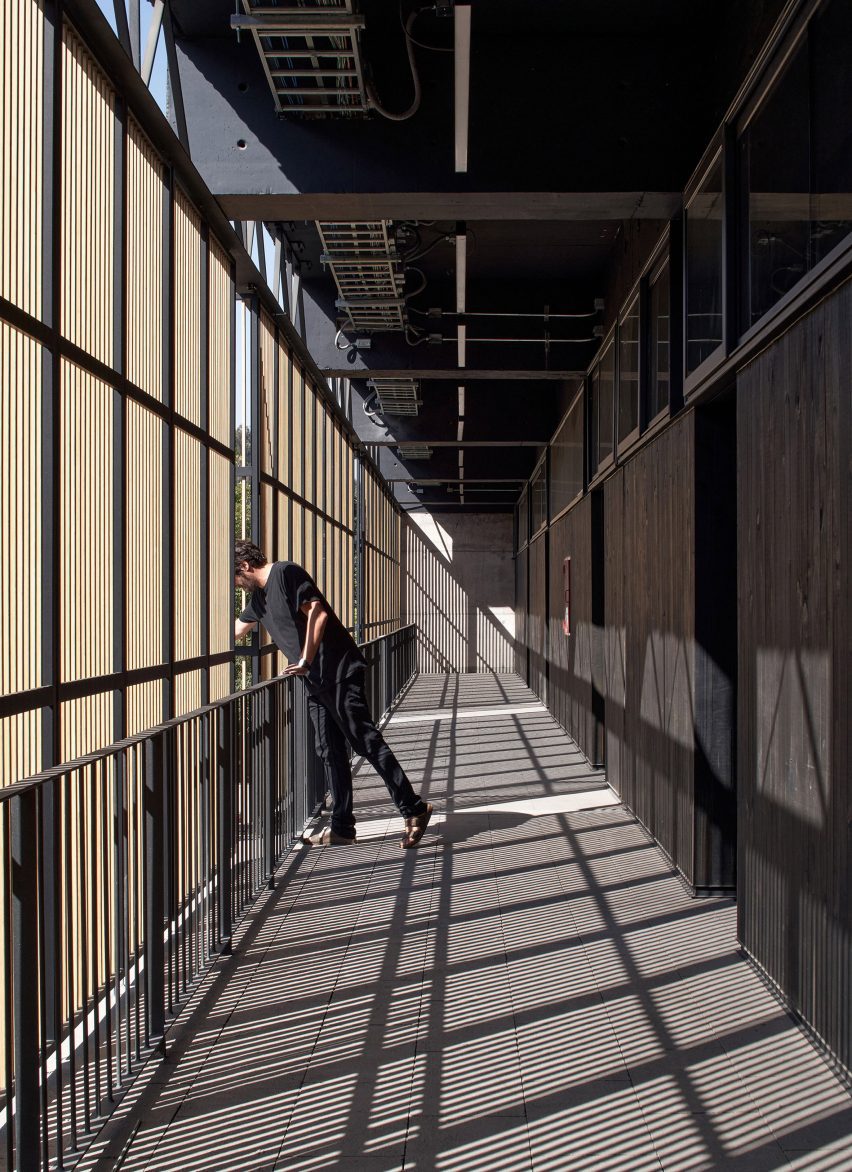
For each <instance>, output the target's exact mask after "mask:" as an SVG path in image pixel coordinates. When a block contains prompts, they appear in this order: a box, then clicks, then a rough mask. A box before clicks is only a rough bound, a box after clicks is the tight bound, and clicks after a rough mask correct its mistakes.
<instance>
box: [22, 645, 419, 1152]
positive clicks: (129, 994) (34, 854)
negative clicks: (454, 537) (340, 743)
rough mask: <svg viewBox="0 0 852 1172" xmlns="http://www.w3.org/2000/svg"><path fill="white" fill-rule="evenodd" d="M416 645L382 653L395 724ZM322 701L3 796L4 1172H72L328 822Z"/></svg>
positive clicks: (88, 763) (176, 738)
mask: <svg viewBox="0 0 852 1172" xmlns="http://www.w3.org/2000/svg"><path fill="white" fill-rule="evenodd" d="M415 646H416V640H415V631H414V628H413V627H407V628H404V629H402V630H398V631H394V632H393V633H392V634H391V635H389V636H386V637H384V638H380V639H375V640H372V641H371V642H370V643H368V644H366V645H365V655H366V659H367V681H366V684H367V691H368V694H369V697H370V700H371V703H372V705H373V709H374V712H375V714H376V716H377V717H380V716H381V715H382V714H383V713H384V712H385V711H386V710H387V709H388V708H389V707H390V706H391V705H392V704H393V703H394V702H395V700H396V698H397V697H398V696H399V694H400V693H401V692H402V691H403V690H404V689H405V687H406V686H407V684H408V682H409V680H410V679H411V677H412V676H413V674H414V661H415ZM324 789H325V786H324V776H323V771H322V769H321V768H320V766H319V764H318V761H317V758H316V754H315V752H314V750H313V729H312V725H311V721H310V718H309V714H308V709H307V693H306V691H305V689H304V688H303V687H302V686H300V685H297V684H296V682H295V680H293V679H286V678H283V677H277V678H276V679H273V680H270V681H265V682H263V683H260V684H257V685H255V686H254V687H252V688H249V689H247V690H246V691H244V692H239V693H236V694H235V695H232V696H229V697H227V698H225V699H223V700H219V701H216V702H214V703H212V704H209V705H207V706H205V707H204V708H201V709H199V710H197V711H195V712H192V713H189V714H187V715H186V716H182V717H179V718H176V719H174V720H171V721H168V722H167V723H165V724H162V725H159V726H157V727H155V728H152V729H150V730H148V731H147V732H145V733H140V734H138V735H136V736H133V737H130V738H128V739H126V740H124V741H121V742H118V743H115V744H112V745H109V746H107V747H106V748H104V749H102V750H99V751H98V752H94V753H91V754H89V755H87V756H85V757H82V758H80V759H78V760H75V761H72V762H69V763H67V764H63V765H59V766H56V767H54V768H53V769H50V770H47V771H45V772H44V773H42V774H39V775H37V776H36V777H33V778H30V779H28V780H26V781H23V782H20V783H18V784H15V785H11V786H7V787H5V788H3V789H0V863H2V865H0V953H2V954H3V958H4V963H3V964H2V965H0V1165H2V1167H4V1168H6V1169H9V1170H12V1169H30V1168H37V1167H47V1166H48V1165H51V1166H60V1167H61V1166H63V1165H65V1166H67V1164H68V1162H69V1160H70V1162H73V1161H74V1160H75V1159H76V1157H77V1155H78V1154H79V1153H80V1151H81V1150H82V1149H83V1148H85V1146H86V1145H87V1144H88V1142H89V1141H90V1140H91V1138H92V1137H93V1136H94V1135H95V1134H96V1133H97V1132H98V1130H99V1129H100V1127H101V1126H102V1125H103V1123H104V1122H105V1121H106V1119H107V1118H108V1117H109V1115H110V1114H111V1113H112V1111H113V1110H114V1109H115V1106H116V1104H117V1103H118V1102H119V1101H120V1100H121V1098H122V1097H123V1095H124V1093H125V1091H126V1090H127V1088H128V1087H129V1085H130V1083H131V1082H132V1081H133V1080H134V1079H135V1077H136V1075H137V1074H138V1073H139V1071H140V1070H141V1068H142V1066H143V1065H144V1063H145V1061H146V1060H147V1058H148V1057H149V1056H150V1054H151V1053H152V1052H154V1051H155V1050H156V1049H158V1048H161V1047H162V1045H163V1039H164V1037H165V1034H166V1032H167V1029H168V1028H169V1026H170V1023H171V1022H172V1021H173V1020H174V1018H175V1017H176V1016H177V1014H178V1013H179V1012H180V1011H181V1009H182V1008H183V1007H184V1006H185V1005H186V1003H187V1000H188V999H189V997H190V995H191V994H192V992H193V990H194V988H195V987H196V986H197V984H198V982H199V980H200V979H201V978H202V977H203V975H204V973H205V972H206V971H207V970H208V968H209V967H210V965H211V964H212V963H213V962H214V960H215V959H216V957H217V956H218V955H219V954H220V953H222V952H227V951H229V950H230V941H231V937H232V934H233V932H234V930H235V928H236V927H237V925H238V923H239V922H240V921H241V920H242V918H243V916H244V915H245V913H246V911H247V909H248V908H249V907H250V905H251V904H252V903H253V901H254V900H255V898H256V896H257V894H258V893H259V892H260V891H261V890H262V889H263V888H264V887H266V886H273V885H274V877H273V876H274V870H275V868H276V866H277V865H278V863H279V862H280V860H281V859H282V857H283V856H284V855H285V853H286V852H287V851H288V850H289V848H290V846H291V845H292V844H293V842H294V840H295V838H296V836H297V834H298V833H299V832H300V831H301V828H302V827H303V826H304V825H305V823H306V822H307V820H308V819H309V818H310V817H311V815H312V814H313V813H314V812H315V811H316V810H317V809H318V807H319V804H320V803H321V801H322V798H323V795H324Z"/></svg>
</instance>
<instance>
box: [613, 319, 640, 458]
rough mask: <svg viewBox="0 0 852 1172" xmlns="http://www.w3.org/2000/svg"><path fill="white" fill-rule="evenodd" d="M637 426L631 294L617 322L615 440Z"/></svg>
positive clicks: (636, 366) (636, 355)
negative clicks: (616, 427)
mask: <svg viewBox="0 0 852 1172" xmlns="http://www.w3.org/2000/svg"><path fill="white" fill-rule="evenodd" d="M638 426H639V298H638V296H637V297H634V298H633V301H632V302H631V304H630V305H629V306H628V307H627V309H626V310H625V312H624V315H623V316H622V318H621V321H620V322H619V325H618V439H619V442H621V441H622V440H625V439H626V438H627V437H628V436H629V435H630V433H631V432H633V431H635V430H636V428H637V427H638Z"/></svg>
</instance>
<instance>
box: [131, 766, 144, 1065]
mask: <svg viewBox="0 0 852 1172" xmlns="http://www.w3.org/2000/svg"><path fill="white" fill-rule="evenodd" d="M130 752H131V754H132V756H131V760H132V761H133V780H132V786H130V788H129V790H128V792H129V793H132V795H133V819H132V821H130V822H129V825H130V826H131V828H132V837H131V842H132V844H133V849H132V851H131V856H132V859H133V886H132V889H131V893H132V907H133V932H134V937H133V965H134V968H135V971H136V980H135V982H134V993H133V1026H134V1030H135V1034H136V1044H135V1047H134V1053H135V1055H136V1061H137V1062H141V1061H142V973H141V972H140V966H141V963H142V948H141V936H140V920H139V915H140V907H139V877H140V874H141V871H140V867H139V862H140V859H139V837H140V834H141V817H142V803H141V801H140V800H139V799H140V790H141V783H140V778H141V776H142V768H141V759H142V746H141V745H134V747H133V749H132V750H130Z"/></svg>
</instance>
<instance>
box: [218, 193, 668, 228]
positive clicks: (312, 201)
mask: <svg viewBox="0 0 852 1172" xmlns="http://www.w3.org/2000/svg"><path fill="white" fill-rule="evenodd" d="M217 198H218V200H219V203H220V204H221V205H222V207H223V208H224V210H225V212H226V213H227V215H228V216H230V217H231V218H232V219H234V220H364V219H368V220H376V219H382V220H429V219H437V220H580V221H582V220H669V219H671V217H672V216H674V215H675V214H676V212H677V211H678V210H679V209H680V205H681V199H682V193H681V192H679V191H678V192H675V191H567V192H562V191H560V192H550V191H527V192H518V191H494V192H490V191H485V192H480V191H473V192H445V191H437V192H419V191H415V192H367V193H362V192H343V193H340V194H333V193H324V192H323V193H319V192H317V193H301V192H300V193H298V194H295V195H275V194H271V195H270V194H264V195H260V194H257V195H253V194H238V193H234V194H231V195H218V197H217Z"/></svg>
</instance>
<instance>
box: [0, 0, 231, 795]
mask: <svg viewBox="0 0 852 1172" xmlns="http://www.w3.org/2000/svg"><path fill="white" fill-rule="evenodd" d="M0 31H2V37H0V61H2V64H3V69H4V90H3V113H2V118H0V171H1V172H2V174H1V175H0V178H2V184H0V227H2V230H3V233H4V249H3V255H2V258H0V296H2V297H3V298H5V299H6V301H7V302H11V303H12V305H13V306H15V307H16V309H15V310H14V313H13V312H12V310H10V311H9V312H8V313H7V314H5V315H0V372H2V373H0V556H2V557H3V559H4V564H6V565H7V566H10V567H14V573H15V575H16V577H20V579H21V580H22V581H25V582H26V591H27V603H26V607H27V611H26V622H25V623H11V624H7V632H6V634H5V636H3V638H2V639H0V697H2V698H3V700H4V709H3V714H2V717H0V765H2V770H3V772H2V777H0V782H2V783H4V784H8V783H10V782H14V781H18V780H21V779H22V778H23V777H26V776H28V775H30V774H32V773H33V772H36V771H38V770H40V769H42V768H45V767H47V766H49V765H52V764H54V763H57V762H59V761H61V760H64V759H67V758H68V756H69V755H73V754H75V753H79V752H83V751H84V750H85V751H88V750H92V749H95V748H99V747H103V746H104V745H106V744H108V743H110V742H112V741H113V740H115V739H116V738H117V737H120V736H123V735H125V734H126V733H135V732H139V731H142V730H144V729H145V728H149V727H151V726H153V725H156V724H158V723H160V722H161V721H162V720H163V719H164V718H166V717H168V716H171V715H174V714H175V713H177V712H178V711H182V710H183V709H184V708H185V707H186V706H187V705H191V706H192V707H196V706H197V704H198V702H199V700H206V699H207V698H208V696H209V695H211V694H213V693H211V691H210V687H211V684H212V680H213V672H214V671H215V673H216V674H215V679H216V689H217V690H216V693H215V694H216V695H219V696H221V695H222V694H223V689H224V691H225V692H226V691H227V690H229V687H230V678H231V665H230V662H229V661H230V646H231V624H232V615H231V553H232V529H233V511H234V506H233V500H232V476H233V468H232V456H231V450H232V444H233V436H232V426H233V423H232V420H233V382H234V338H233V332H234V331H233V322H234V304H235V288H234V277H233V271H234V270H233V262H232V260H231V258H230V256H229V254H228V253H227V251H226V250H225V249H224V248H223V247H222V244H221V243H220V241H218V240H216V239H215V237H214V236H213V235H212V233H211V231H210V229H209V227H208V226H207V225H206V224H205V222H204V218H203V217H202V216H201V215H200V214H199V212H198V210H197V207H196V206H195V205H194V203H193V201H192V200H191V199H190V198H189V197H188V195H187V194H186V192H185V191H184V190H183V189H182V187H181V184H180V182H179V179H178V177H177V176H176V175H175V174H173V173H170V164H168V163H167V162H166V161H165V160H164V158H163V157H162V156H161V154H160V153H159V151H158V150H157V149H156V148H155V147H154V146H153V145H152V142H151V140H150V138H149V137H148V135H147V134H146V131H145V130H144V129H143V123H144V124H145V126H149V124H148V122H146V119H147V118H150V113H148V112H141V111H138V110H136V111H133V110H130V109H127V108H126V107H127V105H128V104H129V103H126V102H125V101H123V100H122V101H121V102H119V101H117V99H116V93H115V91H114V87H113V85H112V83H111V82H110V81H109V79H108V78H107V75H106V73H105V72H104V70H103V69H102V68H101V67H100V66H99V65H98V63H97V62H96V60H95V57H94V56H93V54H92V52H91V51H90V49H89V48H88V47H87V46H86V45H85V44H84V41H83V38H82V37H81V36H80V34H79V33H78V32H77V30H76V29H74V28H73V27H72V26H71V25H70V24H69V23H67V22H65V23H63V25H62V26H61V28H60V29H59V30H58V36H59V38H60V42H59V46H58V61H59V67H60V70H61V76H60V77H59V78H57V84H58V86H59V90H60V98H61V100H60V103H59V106H58V109H57V113H58V119H57V122H56V124H55V125H53V126H52V127H51V126H50V124H49V122H48V123H47V129H48V130H49V131H50V133H49V134H47V135H46V134H45V122H46V120H48V119H50V117H51V115H52V109H51V108H48V107H47V106H46V105H45V102H44V94H45V93H46V92H47V89H46V77H47V73H46V65H45V61H46V55H47V53H48V51H49V48H50V38H49V37H48V36H47V32H48V26H47V25H45V24H44V19H43V12H42V6H41V5H40V4H38V3H36V2H35V0H10V3H8V4H6V5H5V6H4V8H3V14H2V17H0ZM51 64H52V61H51ZM149 129H150V127H149ZM46 144H51V145H49V146H48V145H46ZM54 163H55V165H54ZM48 197H49V198H48ZM51 199H52V200H53V206H54V208H55V215H54V216H53V217H48V216H46V209H47V208H49V207H50V206H51V204H50V200H51ZM48 257H54V258H55V259H56V261H57V262H58V263H57V264H55V265H53V266H52V268H51V269H48V268H47V267H46V266H45V259H46V258H48ZM45 274H48V275H50V276H51V277H52V278H53V279H55V280H56V282H57V284H56V292H55V297H56V308H57V311H58V312H57V316H56V318H55V322H54V317H53V304H54V295H51V290H50V286H49V285H45V286H44V288H43V287H42V283H43V277H44V276H45ZM170 288H171V289H172V290H173V296H171V297H170V296H169V289H170ZM10 318H11V320H9V319H10ZM52 324H55V325H56V327H57V331H58V332H57V334H53V335H51V334H50V333H49V332H48V331H47V330H46V329H45V327H47V326H50V325H52ZM189 580H191V581H192V583H193V589H192V590H190V591H187V590H175V589H174V587H175V586H177V587H179V586H180V585H181V584H182V583H183V582H185V581H189ZM173 595H175V596H174V597H173ZM202 604H203V605H202ZM203 607H209V608H210V613H209V615H208V614H207V613H206V611H205V613H202V609H203ZM170 646H171V647H172V648H173V651H174V662H173V663H172V662H169V648H170ZM211 657H212V660H211ZM48 713H50V714H51V719H50V720H45V719H44V718H45V716H46V714H48ZM43 738H44V739H43Z"/></svg>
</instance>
